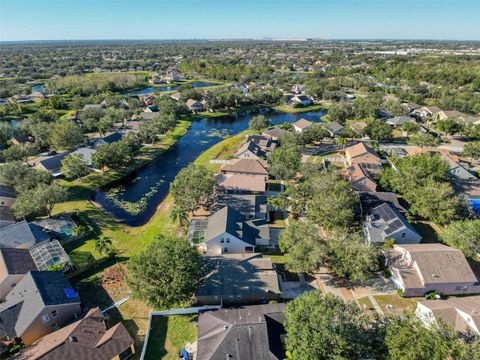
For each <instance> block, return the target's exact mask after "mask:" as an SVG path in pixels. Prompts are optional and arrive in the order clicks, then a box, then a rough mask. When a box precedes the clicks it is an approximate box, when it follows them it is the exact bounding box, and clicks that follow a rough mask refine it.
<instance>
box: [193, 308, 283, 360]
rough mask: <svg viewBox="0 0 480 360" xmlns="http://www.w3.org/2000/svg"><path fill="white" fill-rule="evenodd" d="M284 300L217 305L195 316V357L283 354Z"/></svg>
mask: <svg viewBox="0 0 480 360" xmlns="http://www.w3.org/2000/svg"><path fill="white" fill-rule="evenodd" d="M284 307H285V305H284V304H268V305H252V306H245V307H241V308H234V309H219V310H216V311H208V312H205V313H202V314H200V316H199V318H198V337H197V353H196V357H195V358H196V359H197V360H225V359H228V358H231V359H245V360H247V359H248V360H254V359H263V360H282V359H284V358H285V350H284V349H283V337H284V336H285V334H286V331H285V328H284V326H283V324H284V323H285V313H284Z"/></svg>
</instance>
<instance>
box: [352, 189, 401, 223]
mask: <svg viewBox="0 0 480 360" xmlns="http://www.w3.org/2000/svg"><path fill="white" fill-rule="evenodd" d="M358 195H359V197H360V212H361V214H362V217H363V216H365V215H366V214H368V213H369V212H370V211H371V210H372V209H374V208H376V207H377V206H379V205H382V204H383V203H387V204H388V205H390V207H392V208H395V209H397V210H398V211H400V212H401V213H406V212H407V210H406V209H405V208H404V207H403V206H402V205H400V203H399V202H398V198H397V195H395V193H393V192H377V191H375V192H369V191H360V192H359V193H358Z"/></svg>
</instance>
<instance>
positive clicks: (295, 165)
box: [268, 144, 302, 180]
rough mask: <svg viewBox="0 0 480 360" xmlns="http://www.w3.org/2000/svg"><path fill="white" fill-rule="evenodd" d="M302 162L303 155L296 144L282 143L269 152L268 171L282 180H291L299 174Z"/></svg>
mask: <svg viewBox="0 0 480 360" xmlns="http://www.w3.org/2000/svg"><path fill="white" fill-rule="evenodd" d="M301 162H302V155H301V154H300V151H299V150H298V148H297V147H296V146H294V145H287V144H282V145H281V146H280V147H278V148H276V149H275V150H273V151H272V152H271V153H270V154H268V164H269V168H268V172H269V174H270V175H271V176H272V177H274V178H276V179H280V180H291V179H293V178H294V177H295V176H296V175H297V171H298V170H299V169H300V165H301Z"/></svg>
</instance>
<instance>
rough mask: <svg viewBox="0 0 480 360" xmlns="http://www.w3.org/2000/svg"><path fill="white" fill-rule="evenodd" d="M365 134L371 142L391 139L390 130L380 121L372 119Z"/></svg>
mask: <svg viewBox="0 0 480 360" xmlns="http://www.w3.org/2000/svg"><path fill="white" fill-rule="evenodd" d="M365 133H366V134H367V135H368V136H369V137H370V139H372V140H387V139H390V138H391V137H392V128H391V127H390V126H389V125H387V124H385V123H384V122H383V121H381V120H378V119H373V120H370V121H369V122H368V124H367V127H366V128H365Z"/></svg>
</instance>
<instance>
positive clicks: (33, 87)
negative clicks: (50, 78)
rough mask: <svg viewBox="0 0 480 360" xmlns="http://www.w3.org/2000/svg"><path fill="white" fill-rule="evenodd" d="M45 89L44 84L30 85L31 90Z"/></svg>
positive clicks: (41, 90)
mask: <svg viewBox="0 0 480 360" xmlns="http://www.w3.org/2000/svg"><path fill="white" fill-rule="evenodd" d="M43 90H45V84H36V85H33V86H32V92H43Z"/></svg>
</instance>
